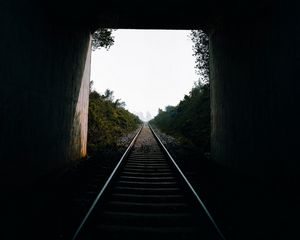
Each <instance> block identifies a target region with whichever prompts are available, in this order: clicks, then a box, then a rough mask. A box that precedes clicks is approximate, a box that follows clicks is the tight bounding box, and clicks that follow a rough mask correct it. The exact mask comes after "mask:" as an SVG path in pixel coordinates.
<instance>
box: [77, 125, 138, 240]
mask: <svg viewBox="0 0 300 240" xmlns="http://www.w3.org/2000/svg"><path fill="white" fill-rule="evenodd" d="M143 127H144V125H142V126H141V128H140V129H139V131H138V132H137V134H136V135H135V137H134V138H133V140H132V141H131V143H130V145H129V146H128V148H127V149H126V151H125V152H124V154H123V155H122V157H121V159H120V161H119V162H118V164H117V166H116V167H115V168H114V170H113V172H112V173H111V174H110V176H109V178H108V179H107V180H106V182H105V184H104V186H103V187H102V189H101V191H100V192H99V194H98V195H97V197H96V198H95V200H94V202H93V204H92V205H91V207H90V209H89V210H88V212H87V214H86V215H85V217H84V218H83V220H82V221H81V223H80V225H79V227H78V228H77V230H76V232H75V234H74V236H73V238H72V240H75V239H76V238H77V236H78V234H79V232H80V231H81V229H82V227H83V226H84V224H85V223H86V221H87V219H88V217H89V216H90V214H91V212H92V211H93V209H94V208H95V206H96V204H97V203H98V201H99V199H100V198H101V196H102V195H103V193H104V192H105V190H106V189H107V186H108V185H109V183H110V181H111V180H112V178H113V177H114V175H115V174H116V172H117V171H118V170H119V168H120V165H121V164H122V162H123V160H124V159H125V158H126V157H127V155H128V153H129V152H130V150H131V149H132V147H133V145H134V143H135V141H136V139H137V137H138V136H139V134H140V132H141V131H142V129H143Z"/></svg>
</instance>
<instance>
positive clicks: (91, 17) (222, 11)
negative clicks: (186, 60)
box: [44, 0, 274, 30]
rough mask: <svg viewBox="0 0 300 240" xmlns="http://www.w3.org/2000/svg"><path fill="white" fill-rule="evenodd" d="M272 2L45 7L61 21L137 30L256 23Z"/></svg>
mask: <svg viewBox="0 0 300 240" xmlns="http://www.w3.org/2000/svg"><path fill="white" fill-rule="evenodd" d="M269 2H270V1H269V0H260V1H259V0H252V1H251V0H244V1H237V0H227V1H223V0H208V1H203V0H198V1H195V0H173V1H171V0H164V1H163V0H151V1H137V0H127V1H124V0H123V1H122V0H112V1H99V0H98V1H96V0H85V1H80V2H75V1H71V0H60V1H58V0H55V1H49V2H48V4H45V5H44V7H46V11H47V12H48V14H50V15H51V16H55V20H56V21H57V22H60V23H62V22H68V24H70V23H71V24H73V25H74V24H77V25H78V24H81V25H87V26H89V27H90V28H91V30H94V29H96V28H98V27H108V28H125V29H126V28H133V29H199V28H202V29H208V28H210V26H211V25H213V24H214V23H216V22H218V21H225V20H226V21H237V19H239V18H241V17H244V18H247V17H248V18H249V20H252V19H251V18H253V15H254V14H256V13H257V12H261V11H265V9H268V8H270V6H271V5H272V4H274V1H273V3H272V4H270V3H269Z"/></svg>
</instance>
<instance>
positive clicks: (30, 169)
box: [0, 1, 90, 185]
mask: <svg viewBox="0 0 300 240" xmlns="http://www.w3.org/2000/svg"><path fill="white" fill-rule="evenodd" d="M1 4H3V6H1V7H2V8H1V10H0V11H1V14H0V26H1V27H0V28H1V38H0V52H1V60H0V85H1V87H0V164H1V168H0V171H1V172H0V176H1V184H5V185H22V184H26V183H30V182H32V181H34V180H36V179H38V178H39V177H40V176H43V175H46V174H48V173H51V172H52V171H54V170H58V169H61V168H62V167H64V166H66V165H67V164H68V163H70V162H71V161H73V160H77V159H79V158H80V157H82V156H84V155H85V154H86V138H87V111H88V94H89V72H90V33H89V30H88V28H87V27H86V28H83V27H81V26H80V25H79V24H78V25H76V23H74V26H73V25H71V26H70V25H69V26H67V25H63V22H61V23H60V22H59V21H57V22H55V21H54V20H55V19H54V20H53V19H52V20H51V18H49V17H48V16H47V14H46V13H45V12H43V9H42V8H40V7H37V6H36V5H35V4H33V3H31V4H27V3H26V1H24V2H22V1H17V2H15V3H14V1H12V2H10V1H7V2H6V3H1ZM5 4H6V5H5Z"/></svg>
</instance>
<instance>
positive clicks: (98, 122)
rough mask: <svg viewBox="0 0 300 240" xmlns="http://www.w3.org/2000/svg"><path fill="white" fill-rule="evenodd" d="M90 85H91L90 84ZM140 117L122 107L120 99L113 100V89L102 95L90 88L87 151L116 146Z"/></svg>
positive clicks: (95, 151)
mask: <svg viewBox="0 0 300 240" xmlns="http://www.w3.org/2000/svg"><path fill="white" fill-rule="evenodd" d="M90 87H91V85H90ZM139 123H141V121H140V119H139V118H138V117H137V116H135V115H134V114H132V113H130V112H129V111H127V110H126V109H124V103H123V102H120V99H117V100H116V101H114V97H113V91H110V90H109V89H108V90H106V91H105V94H104V95H101V94H99V93H98V92H96V91H93V90H91V89H90V101H89V116H88V144H87V148H88V153H89V155H97V154H98V153H99V152H101V151H103V150H105V149H107V148H110V149H111V148H114V147H116V143H117V140H118V139H119V138H120V137H122V136H124V135H126V134H128V133H129V132H131V131H133V130H135V129H136V128H137V126H138V124H139Z"/></svg>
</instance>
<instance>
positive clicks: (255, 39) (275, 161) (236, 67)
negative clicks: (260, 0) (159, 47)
mask: <svg viewBox="0 0 300 240" xmlns="http://www.w3.org/2000/svg"><path fill="white" fill-rule="evenodd" d="M295 9H298V8H297V7H295V6H293V5H289V6H287V5H280V6H277V8H273V9H269V11H268V10H266V11H264V12H261V14H260V15H259V14H258V15H257V16H253V17H252V19H251V21H249V19H247V20H246V19H243V18H240V19H239V21H238V22H235V23H234V24H232V22H229V23H227V22H226V21H224V22H219V23H217V24H215V26H214V27H213V28H212V30H211V32H210V36H209V38H210V69H211V76H210V79H211V117H212V122H211V126H212V132H211V144H212V158H213V160H214V161H215V162H217V163H219V164H221V165H223V166H226V167H228V168H230V169H234V170H235V171H237V172H240V173H242V174H245V175H249V176H253V177H256V178H259V179H263V180H265V181H270V182H272V181H273V182H274V181H277V180H278V182H282V181H289V182H294V183H296V181H297V178H299V176H297V175H298V169H299V161H298V160H297V159H298V157H297V156H298V142H299V132H300V126H299V122H300V121H299V120H300V119H299V116H300V108H299V98H300V81H299V73H298V69H299V56H300V44H299V42H300V30H299V27H297V26H298V25H297V24H298V23H299V20H300V18H299V14H297V13H296V10H295Z"/></svg>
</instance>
